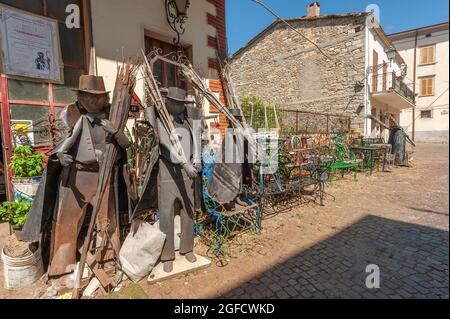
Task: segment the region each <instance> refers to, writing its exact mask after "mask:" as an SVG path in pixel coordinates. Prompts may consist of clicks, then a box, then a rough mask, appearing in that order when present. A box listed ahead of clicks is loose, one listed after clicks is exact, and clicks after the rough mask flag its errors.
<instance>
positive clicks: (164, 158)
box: [156, 87, 201, 273]
mask: <svg viewBox="0 0 450 319" xmlns="http://www.w3.org/2000/svg"><path fill="white" fill-rule="evenodd" d="M185 99H186V91H185V90H183V89H179V88H175V87H173V88H169V89H168V94H167V97H166V107H167V110H168V112H169V113H170V116H171V118H172V120H173V124H174V126H175V129H176V131H177V134H178V136H179V138H180V141H181V144H182V146H183V150H184V155H185V158H183V157H182V156H180V154H178V153H177V152H176V151H175V150H174V147H173V144H172V142H171V141H170V137H169V135H168V134H167V132H166V130H165V129H164V127H163V124H162V122H161V120H160V119H159V118H157V119H156V126H157V130H158V133H159V140H160V158H159V172H158V178H157V181H158V210H159V213H160V229H161V231H162V232H163V233H165V234H166V242H165V244H164V248H163V251H162V254H161V262H162V263H163V269H164V271H165V272H168V273H170V272H171V271H172V270H173V261H174V260H175V242H174V235H178V234H174V218H175V215H176V214H179V215H180V218H181V238H180V249H179V252H180V255H184V256H185V258H186V259H187V260H188V261H189V262H191V263H194V262H195V261H196V257H195V254H194V214H195V212H194V207H195V196H194V193H195V191H194V190H195V183H194V180H195V178H196V177H197V175H198V174H199V171H200V169H201V164H200V160H199V159H194V157H195V156H194V155H195V154H196V153H197V152H196V151H195V147H196V140H195V134H194V123H193V121H192V120H193V119H192V118H190V117H189V116H188V113H192V112H189V111H188V109H187V107H186V104H185ZM186 160H187V161H186Z"/></svg>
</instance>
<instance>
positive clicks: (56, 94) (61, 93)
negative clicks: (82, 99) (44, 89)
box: [53, 85, 77, 104]
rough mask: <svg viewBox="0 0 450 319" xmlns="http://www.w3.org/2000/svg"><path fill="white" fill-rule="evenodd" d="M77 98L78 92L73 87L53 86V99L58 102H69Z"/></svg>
mask: <svg viewBox="0 0 450 319" xmlns="http://www.w3.org/2000/svg"><path fill="white" fill-rule="evenodd" d="M76 98H77V94H76V92H74V91H73V89H72V88H70V87H67V86H64V85H54V86H53V99H54V101H55V103H58V104H69V103H72V102H73V101H75V100H76Z"/></svg>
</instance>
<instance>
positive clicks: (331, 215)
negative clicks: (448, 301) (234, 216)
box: [144, 145, 449, 299]
mask: <svg viewBox="0 0 450 319" xmlns="http://www.w3.org/2000/svg"><path fill="white" fill-rule="evenodd" d="M448 183H449V181H448V145H419V146H418V147H417V149H416V154H415V165H414V167H413V168H396V169H395V170H394V172H392V173H382V172H378V173H375V174H374V176H372V177H367V176H362V175H359V176H358V181H356V182H355V181H353V177H352V176H349V177H348V178H347V179H346V180H342V181H337V182H335V183H333V184H332V185H330V186H329V187H328V188H327V192H328V196H327V197H326V200H325V207H318V206H305V207H298V208H296V209H294V210H293V211H291V212H287V213H284V214H280V215H277V216H275V217H274V218H271V219H269V220H265V221H264V222H263V227H264V229H263V231H262V234H261V235H260V236H248V237H245V238H242V239H241V241H240V243H239V245H236V247H235V248H234V250H232V252H233V253H232V256H231V258H230V260H229V263H228V265H227V266H226V267H223V268H220V267H217V266H213V267H211V268H210V269H207V270H205V271H201V272H199V273H195V274H190V275H188V276H185V277H180V278H176V279H173V280H169V281H167V282H164V283H160V284H157V285H152V286H147V288H146V289H147V291H148V294H149V295H150V296H152V297H156V298H218V297H219V298H237V299H239V298H390V299H397V298H448V296H449V277H448V276H449V233H448V229H449V216H448V211H449V205H448V185H449V184H448ZM246 238H251V239H252V240H253V242H251V240H250V239H249V241H246ZM371 264H375V265H377V266H378V267H379V270H380V289H368V288H367V287H366V284H365V283H366V278H367V276H368V275H369V274H368V273H366V267H367V266H368V265H371ZM144 286H146V284H144Z"/></svg>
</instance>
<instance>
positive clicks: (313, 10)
mask: <svg viewBox="0 0 450 319" xmlns="http://www.w3.org/2000/svg"><path fill="white" fill-rule="evenodd" d="M306 10H307V13H306V17H307V18H316V17H318V16H320V3H319V2H317V1H316V2H314V3H311V4H309V5H308V6H307V8H306Z"/></svg>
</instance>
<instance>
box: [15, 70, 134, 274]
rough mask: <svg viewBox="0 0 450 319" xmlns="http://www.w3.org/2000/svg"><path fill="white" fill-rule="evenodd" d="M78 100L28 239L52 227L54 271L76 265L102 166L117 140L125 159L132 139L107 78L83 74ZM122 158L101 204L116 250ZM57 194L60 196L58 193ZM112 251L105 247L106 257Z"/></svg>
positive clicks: (102, 231) (103, 234) (104, 229)
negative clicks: (122, 127)
mask: <svg viewBox="0 0 450 319" xmlns="http://www.w3.org/2000/svg"><path fill="white" fill-rule="evenodd" d="M75 91H76V92H77V101H76V102H75V103H74V104H71V105H69V106H67V107H66V109H65V111H64V113H63V121H64V122H65V123H66V125H67V126H68V127H69V128H70V133H69V135H68V136H67V137H66V138H65V139H64V140H63V141H62V142H61V143H60V144H59V145H58V146H57V147H56V148H55V149H54V150H53V151H52V153H51V156H50V158H49V161H48V165H47V168H46V172H45V174H44V178H43V182H42V184H41V185H40V187H39V190H38V193H37V195H36V197H35V200H34V202H33V207H32V209H31V211H30V213H29V218H28V220H27V223H26V225H25V227H24V230H23V233H22V236H21V237H22V240H25V241H38V239H39V234H40V233H41V232H45V227H46V226H45V225H46V224H49V221H53V223H52V226H51V240H50V256H49V271H48V273H49V276H59V275H64V274H67V273H70V272H72V271H73V268H74V265H76V261H77V260H76V254H77V251H78V243H77V242H78V236H79V233H80V230H81V228H82V226H83V222H84V219H85V216H86V215H87V214H89V213H90V210H92V205H91V202H92V200H93V199H94V197H95V194H96V190H97V184H98V179H99V167H100V165H101V163H102V159H103V152H104V150H105V147H106V144H107V143H117V144H118V145H119V146H120V147H121V149H122V156H119V157H121V158H122V159H123V158H124V153H125V149H126V148H128V146H129V140H128V138H127V137H126V136H125V135H124V133H123V132H120V131H117V130H116V129H115V128H114V127H113V125H112V123H111V122H110V121H109V120H108V117H109V108H110V104H109V92H107V91H106V90H105V85H104V82H103V78H102V77H97V76H92V75H83V76H81V77H80V83H79V88H78V89H77V90H75ZM121 164H122V160H121V159H119V160H118V161H117V163H116V166H115V169H114V171H115V172H114V173H113V174H112V176H113V177H112V178H111V179H110V181H109V187H107V189H106V191H105V194H104V196H103V197H102V198H103V199H102V202H101V206H100V211H99V215H98V219H97V229H98V230H99V235H100V236H99V237H100V238H102V240H105V238H109V239H110V242H111V243H112V246H113V247H114V248H115V250H117V249H119V247H120V238H119V223H118V201H120V199H119V194H118V193H119V192H118V189H117V187H118V185H117V184H118V183H117V180H118V174H119V171H120V170H119V165H121ZM55 194H56V195H55ZM106 253H108V252H106V251H102V252H101V256H103V257H105V254H106Z"/></svg>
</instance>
